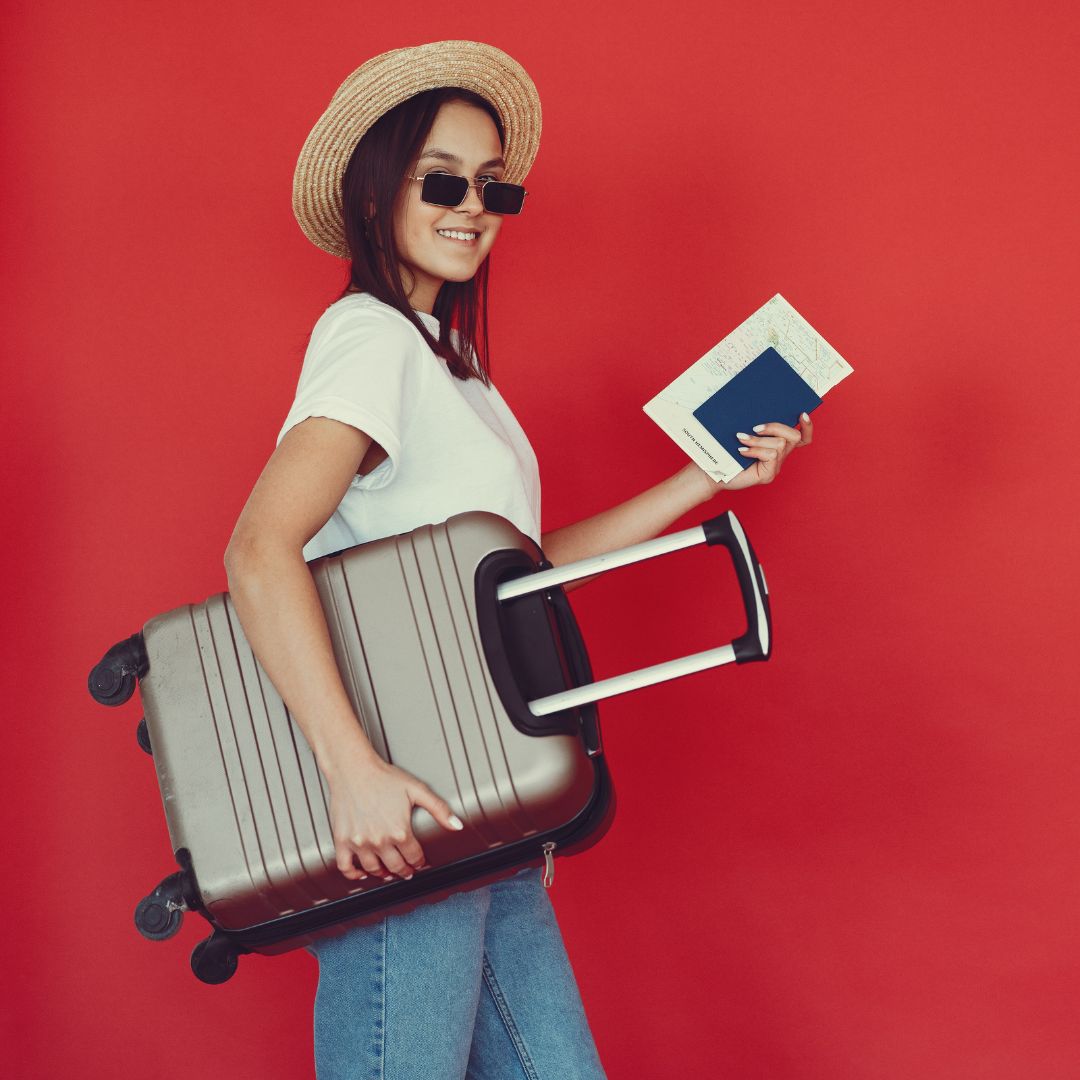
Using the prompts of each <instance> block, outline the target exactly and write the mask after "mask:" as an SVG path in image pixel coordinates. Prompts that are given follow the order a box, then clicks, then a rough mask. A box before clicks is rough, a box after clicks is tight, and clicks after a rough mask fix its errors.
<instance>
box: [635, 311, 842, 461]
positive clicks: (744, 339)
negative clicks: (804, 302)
mask: <svg viewBox="0 0 1080 1080" xmlns="http://www.w3.org/2000/svg"><path fill="white" fill-rule="evenodd" d="M851 371H852V369H851V365H850V364H848V362H847V361H846V360H844V358H843V357H842V356H840V354H839V353H837V352H836V350H835V349H833V348H832V346H830V345H829V343H828V342H827V341H826V340H825V339H824V338H823V337H822V336H821V335H820V334H819V333H818V332H817V331H816V330H815V329H814V328H813V327H812V326H811V325H810V324H809V323H808V322H807V321H806V320H805V319H804V318H803V317H802V316H801V315H800V314H799V313H798V312H797V311H796V310H795V309H794V308H793V307H792V306H791V305H790V304H789V303H788V302H787V301H786V300H785V299H784V298H783V297H782V296H780V295H779V293H778V294H777V295H776V296H774V297H773V298H772V299H771V300H769V301H768V303H766V304H765V305H764V306H763V307H761V308H759V309H758V310H757V311H755V312H754V314H753V315H751V316H750V318H748V319H747V320H746V321H745V322H744V323H742V324H741V325H740V326H738V327H737V328H736V329H735V330H733V331H732V332H731V333H730V334H728V336H727V337H726V338H724V340H723V341H721V342H720V343H719V344H717V345H714V346H713V348H711V349H710V350H709V351H708V352H707V353H706V354H705V355H704V356H703V357H702V358H701V359H700V360H698V361H697V362H696V363H695V364H693V365H691V366H690V367H689V368H687V370H686V371H684V372H683V373H682V374H681V375H680V376H679V377H678V378H677V379H675V381H674V382H672V383H670V384H669V385H668V386H666V387H664V389H663V390H661V391H660V393H659V394H657V395H656V397H654V398H653V399H652V400H651V401H649V402H648V403H647V404H646V405H645V406H644V410H645V413H646V415H648V416H649V417H651V418H652V419H653V420H654V421H655V422H656V423H657V424H659V426H660V427H661V429H663V430H664V431H665V432H666V433H667V434H668V435H669V436H670V437H671V438H672V439H674V440H675V442H676V443H678V444H679V446H681V447H682V448H683V449H684V450H685V451H686V453H687V454H688V455H689V456H690V457H691V458H692V459H693V460H694V461H696V462H697V463H698V465H700V466H701V467H702V468H703V469H704V470H705V471H706V472H707V473H708V474H709V475H710V476H711V477H712V478H713V479H714V480H720V481H726V480H730V479H732V477H734V476H736V475H737V474H738V473H739V472H741V471H742V470H743V469H745V468H746V467H747V466H749V465H750V464H752V463H753V462H752V460H748V459H747V458H744V457H743V456H742V455H741V454H740V453H739V447H740V446H742V445H743V444H742V443H741V442H739V440H738V439H737V438H736V432H744V433H747V434H753V429H754V427H755V426H756V425H757V424H764V423H766V422H769V421H778V422H780V423H782V424H788V425H789V426H791V427H794V426H795V425H796V424H797V423H798V420H799V416H800V414H801V413H803V412H811V411H813V410H814V409H815V408H817V406H818V405H820V404H821V399H822V397H824V395H825V393H826V392H827V391H829V390H831V389H832V388H833V387H834V386H836V385H837V384H838V383H839V382H841V381H842V380H843V379H845V378H847V376H848V375H850V374H851Z"/></svg>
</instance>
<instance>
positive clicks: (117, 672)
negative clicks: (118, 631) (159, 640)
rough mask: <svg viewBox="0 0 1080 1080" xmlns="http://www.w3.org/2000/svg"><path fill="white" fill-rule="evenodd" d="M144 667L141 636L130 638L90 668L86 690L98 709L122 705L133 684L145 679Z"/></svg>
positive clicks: (145, 658) (135, 635)
mask: <svg viewBox="0 0 1080 1080" xmlns="http://www.w3.org/2000/svg"><path fill="white" fill-rule="evenodd" d="M148 667H149V663H148V661H147V657H146V647H145V646H144V645H143V639H142V634H133V635H132V636H131V637H129V638H128V639H127V640H126V641H121V642H119V643H118V644H116V645H114V646H113V647H112V648H111V649H110V650H109V651H108V652H107V653H106V654H105V655H104V656H103V657H102V658H101V660H100V661H99V662H98V663H96V664H95V665H94V666H93V668H91V670H90V677H89V678H88V679H87V680H86V686H87V689H88V690H89V691H90V696H91V697H92V698H93V699H94V700H95V701H96V702H99V703H100V704H101V705H123V704H124V702H125V701H127V700H128V698H130V697H131V695H132V694H133V693H135V680H136V679H137V678H141V677H142V676H143V675H145V674H146V671H147V668H148Z"/></svg>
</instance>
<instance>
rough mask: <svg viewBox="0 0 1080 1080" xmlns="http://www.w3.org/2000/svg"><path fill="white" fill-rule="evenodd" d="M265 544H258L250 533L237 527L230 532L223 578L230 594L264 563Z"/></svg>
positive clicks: (265, 554)
mask: <svg viewBox="0 0 1080 1080" xmlns="http://www.w3.org/2000/svg"><path fill="white" fill-rule="evenodd" d="M267 554H268V552H267V551H266V544H265V543H260V542H259V541H258V540H257V538H256V537H254V536H252V535H251V532H249V531H246V530H244V529H242V528H240V527H239V526H238V527H237V528H235V529H234V530H233V532H232V536H231V537H230V538H229V543H228V546H227V548H226V549H225V576H226V578H227V580H228V582H229V591H230V592H232V591H233V590H234V589H235V588H237V585H238V584H239V583H240V582H241V581H242V580H243V579H245V578H246V577H249V576H251V575H252V573H255V572H257V571H258V568H259V566H261V565H262V564H264V563H265V562H266V557H267Z"/></svg>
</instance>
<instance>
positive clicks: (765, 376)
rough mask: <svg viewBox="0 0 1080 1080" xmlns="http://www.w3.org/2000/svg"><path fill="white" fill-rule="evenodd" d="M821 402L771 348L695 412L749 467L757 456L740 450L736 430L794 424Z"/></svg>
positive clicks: (738, 459)
mask: <svg viewBox="0 0 1080 1080" xmlns="http://www.w3.org/2000/svg"><path fill="white" fill-rule="evenodd" d="M820 404H821V398H819V397H818V396H817V394H815V393H814V391H813V390H812V389H811V387H810V385H809V384H808V383H807V381H806V380H805V379H804V378H803V377H802V376H801V375H800V374H799V373H798V372H797V371H796V370H795V369H794V368H793V367H792V366H791V365H790V364H789V363H788V362H787V361H786V360H785V359H784V358H783V357H782V356H781V355H780V354H779V353H778V352H777V351H776V350H775V349H773V348H768V349H766V350H765V351H764V352H763V353H762V354H761V355H760V356H757V357H755V358H754V359H753V360H751V361H750V363H749V364H747V365H746V367H744V368H743V369H742V371H740V372H739V374H738V375H736V376H735V377H734V378H732V379H730V380H729V381H728V382H726V383H725V384H724V385H723V386H721V387H720V389H719V390H717V391H716V393H715V394H713V396H712V397H711V398H709V399H708V400H707V401H705V402H703V403H702V404H701V405H699V406H698V407H697V408H696V409H695V410H694V416H695V417H696V418H697V419H698V420H699V421H700V423H701V425H702V426H703V427H704V428H705V429H706V431H708V433H709V434H710V435H711V436H712V437H713V438H714V439H715V440H716V441H717V442H718V443H719V444H720V445H721V446H722V447H723V448H724V449H725V450H726V451H727V452H728V453H729V454H730V455H731V456H732V457H733V458H734V459H735V460H736V461H745V462H746V465H744V466H743V467H744V468H746V467H747V466H749V465H751V464H752V463H753V460H754V459H753V458H745V457H743V455H742V454H740V453H739V447H740V446H742V445H743V444H742V443H741V442H739V440H738V439H737V438H735V433H736V432H737V431H741V432H742V433H743V434H744V435H753V434H754V425H755V424H765V423H769V422H771V421H778V422H779V423H781V424H787V425H788V426H789V427H795V425H796V424H798V422H799V416H800V415H801V414H802V413H804V412H806V413H808V412H813V410H814V409H816V408H817V407H818V406H819V405H820Z"/></svg>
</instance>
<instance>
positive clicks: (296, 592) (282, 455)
mask: <svg viewBox="0 0 1080 1080" xmlns="http://www.w3.org/2000/svg"><path fill="white" fill-rule="evenodd" d="M370 445H371V440H370V438H369V437H368V436H367V435H365V434H364V433H363V432H361V431H358V430H357V429H356V428H353V427H350V426H349V425H347V424H342V423H339V422H338V421H336V420H329V419H326V418H324V417H312V418H310V419H308V420H305V421H303V422H302V423H300V424H298V425H297V426H296V427H294V428H292V429H291V430H290V431H289V432H288V433H287V434H286V435H285V437H284V438H283V439H282V441H281V444H280V445H279V446H278V448H277V450H275V451H274V454H273V455H272V456H271V458H270V460H269V461H268V462H267V464H266V467H265V468H264V469H263V472H262V474H261V475H260V477H259V479H258V481H257V483H256V484H255V487H254V489H253V491H252V493H251V495H250V497H249V498H248V501H247V503H246V505H245V506H244V509H243V512H242V513H241V515H240V518H239V520H238V521H237V523H236V528H235V529H234V531H233V535H232V539H231V540H230V541H229V546H228V549H227V550H226V553H225V568H226V572H227V574H228V579H229V591H230V593H231V595H232V599H233V603H234V604H235V606H236V611H237V614H238V615H239V617H240V622H241V625H242V626H243V628H244V633H245V635H246V636H247V639H248V641H249V642H250V644H251V647H252V649H253V650H254V652H255V655H256V656H257V657H258V658H259V662H260V663H261V664H262V666H263V668H264V670H265V671H266V673H267V675H269V676H270V679H271V681H272V682H273V684H274V686H275V687H276V689H277V691H278V693H280V694H281V697H282V700H283V701H284V702H285V704H286V706H287V707H288V709H289V711H290V713H291V714H292V716H293V718H294V719H295V720H296V722H297V724H298V725H299V726H300V729H301V731H303V733H304V736H305V737H306V738H307V741H308V743H309V745H310V746H311V748H312V751H313V752H314V754H315V759H316V761H317V762H318V765H319V768H320V770H321V771H322V772H323V775H324V776H325V777H326V779H327V781H328V783H329V785H330V792H331V815H330V816H331V823H332V825H333V828H334V842H335V849H336V851H337V855H338V866H339V868H340V869H341V870H342V872H343V873H345V875H346V876H347V877H351V878H361V877H364V876H365V872H366V873H372V874H379V875H381V876H384V877H385V876H387V871H390V872H393V873H397V874H400V875H401V876H408V877H411V876H412V871H413V869H414V868H419V867H420V866H422V865H423V852H422V851H421V849H420V846H419V844H418V843H417V842H416V839H415V837H414V836H413V834H412V829H411V825H410V822H409V819H410V815H411V811H412V807H413V806H414V805H420V806H423V807H424V808H425V809H427V810H428V811H429V812H430V813H431V814H432V815H433V816H434V817H435V818H436V820H437V821H439V822H440V823H441V824H443V825H444V826H445V827H450V828H453V827H455V826H454V824H453V821H452V820H451V819H452V815H451V814H450V808H449V806H447V804H446V803H445V802H443V800H442V799H439V798H438V797H437V796H436V795H434V793H432V792H431V791H430V789H428V788H427V787H426V786H425V785H423V784H421V783H420V782H419V781H418V780H416V779H415V778H414V777H411V776H409V774H407V773H405V772H403V771H402V770H400V769H394V768H393V767H392V766H389V765H387V764H386V763H385V762H383V761H382V760H381V759H380V758H379V757H378V755H377V754H376V753H375V751H374V750H373V749H372V746H371V743H370V742H369V741H368V739H367V737H366V736H365V734H364V732H363V729H362V727H361V726H360V724H359V722H358V720H357V718H356V715H355V714H354V712H353V709H352V705H351V703H350V702H349V699H348V695H347V694H346V692H345V687H344V685H343V684H342V681H341V676H340V675H339V674H338V670H337V666H336V664H335V661H334V654H333V648H332V646H331V643H330V634H329V631H328V629H327V626H326V619H325V617H324V615H323V612H322V606H321V604H320V602H319V596H318V592H317V590H316V588H315V582H314V580H313V579H312V577H311V571H310V570H309V569H308V567H307V564H306V563H305V562H304V558H303V547H304V544H306V543H307V542H308V540H310V539H311V537H312V536H314V535H315V533H316V532H318V530H319V529H320V528H321V527H322V525H323V524H324V523H325V522H326V521H327V519H328V518H329V517H330V515H331V514H332V513H333V512H334V509H335V508H336V507H337V505H338V503H339V502H340V501H341V498H342V496H343V495H344V494H345V491H346V489H347V487H348V485H349V482H350V480H351V479H352V476H353V474H354V473H355V472H356V469H357V467H358V465H359V464H360V462H361V461H362V460H363V458H364V455H365V453H366V452H367V450H368V448H369V447H370ZM455 820H456V819H455ZM354 856H355V857H356V859H357V860H358V861H359V862H360V865H361V867H362V868H363V870H358V869H357V868H356V867H355V864H354Z"/></svg>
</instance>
